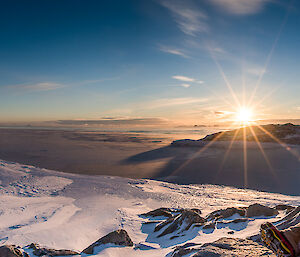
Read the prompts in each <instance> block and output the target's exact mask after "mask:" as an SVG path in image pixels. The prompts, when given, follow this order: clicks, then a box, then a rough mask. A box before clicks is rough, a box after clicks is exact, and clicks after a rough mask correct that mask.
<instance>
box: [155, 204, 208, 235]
mask: <svg viewBox="0 0 300 257" xmlns="http://www.w3.org/2000/svg"><path fill="white" fill-rule="evenodd" d="M205 222H206V220H205V219H204V218H203V217H201V216H200V214H199V212H198V211H197V210H195V209H183V210H182V211H181V212H180V214H178V215H176V216H174V217H171V218H169V219H167V220H166V221H164V222H162V223H160V224H158V225H157V226H156V227H155V229H154V231H155V232H157V231H162V232H161V233H160V234H159V235H158V237H162V236H165V235H167V234H171V233H173V232H175V231H177V230H178V231H179V229H180V231H185V230H188V229H190V227H191V226H192V225H204V223H205Z"/></svg>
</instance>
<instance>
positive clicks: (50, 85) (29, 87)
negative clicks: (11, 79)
mask: <svg viewBox="0 0 300 257" xmlns="http://www.w3.org/2000/svg"><path fill="white" fill-rule="evenodd" d="M63 87H65V85H63V84H60V83H55V82H40V83H34V84H21V85H14V86H8V88H14V89H18V90H25V91H51V90H56V89H60V88H63Z"/></svg>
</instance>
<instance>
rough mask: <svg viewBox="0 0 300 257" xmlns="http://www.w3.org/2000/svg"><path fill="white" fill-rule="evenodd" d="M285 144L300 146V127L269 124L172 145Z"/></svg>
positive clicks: (175, 142)
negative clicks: (235, 142) (207, 143)
mask: <svg viewBox="0 0 300 257" xmlns="http://www.w3.org/2000/svg"><path fill="white" fill-rule="evenodd" d="M275 138H277V139H278V140H279V141H280V142H283V143H285V144H294V145H300V125H294V124H291V123H287V124H269V125H262V126H248V127H244V128H238V129H234V130H230V131H223V132H218V133H214V134H210V135H207V136H206V137H204V138H202V139H199V140H189V139H188V140H177V141H174V142H173V143H172V145H174V146H185V145H188V146H201V145H202V144H203V143H205V142H209V141H213V140H216V141H219V142H222V141H231V140H233V139H234V140H235V141H244V139H246V140H247V141H248V142H256V140H258V141H259V142H271V143H278V140H276V139H275Z"/></svg>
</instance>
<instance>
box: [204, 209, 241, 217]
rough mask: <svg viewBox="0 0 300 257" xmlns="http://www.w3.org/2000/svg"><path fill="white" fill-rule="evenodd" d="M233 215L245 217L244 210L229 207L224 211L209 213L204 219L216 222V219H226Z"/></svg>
mask: <svg viewBox="0 0 300 257" xmlns="http://www.w3.org/2000/svg"><path fill="white" fill-rule="evenodd" d="M234 214H239V215H240V216H245V214H246V208H235V207H230V208H226V209H221V210H217V211H214V212H212V213H210V214H209V215H208V216H207V217H206V219H207V220H218V219H227V218H229V217H231V216H233V215H234Z"/></svg>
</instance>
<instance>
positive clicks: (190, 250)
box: [171, 238, 275, 257]
mask: <svg viewBox="0 0 300 257" xmlns="http://www.w3.org/2000/svg"><path fill="white" fill-rule="evenodd" d="M187 254H190V255H189V256H193V257H236V256H239V257H246V256H251V257H257V256H272V257H275V255H274V254H273V253H272V252H271V251H270V250H269V249H268V248H266V247H264V246H262V245H259V244H258V243H255V242H253V241H251V240H247V239H239V238H221V239H219V240H217V241H215V242H213V243H208V244H203V245H202V246H200V247H195V246H189V245H184V246H182V247H177V248H176V249H175V250H174V252H173V253H172V254H171V256H172V257H182V256H185V255H187Z"/></svg>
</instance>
